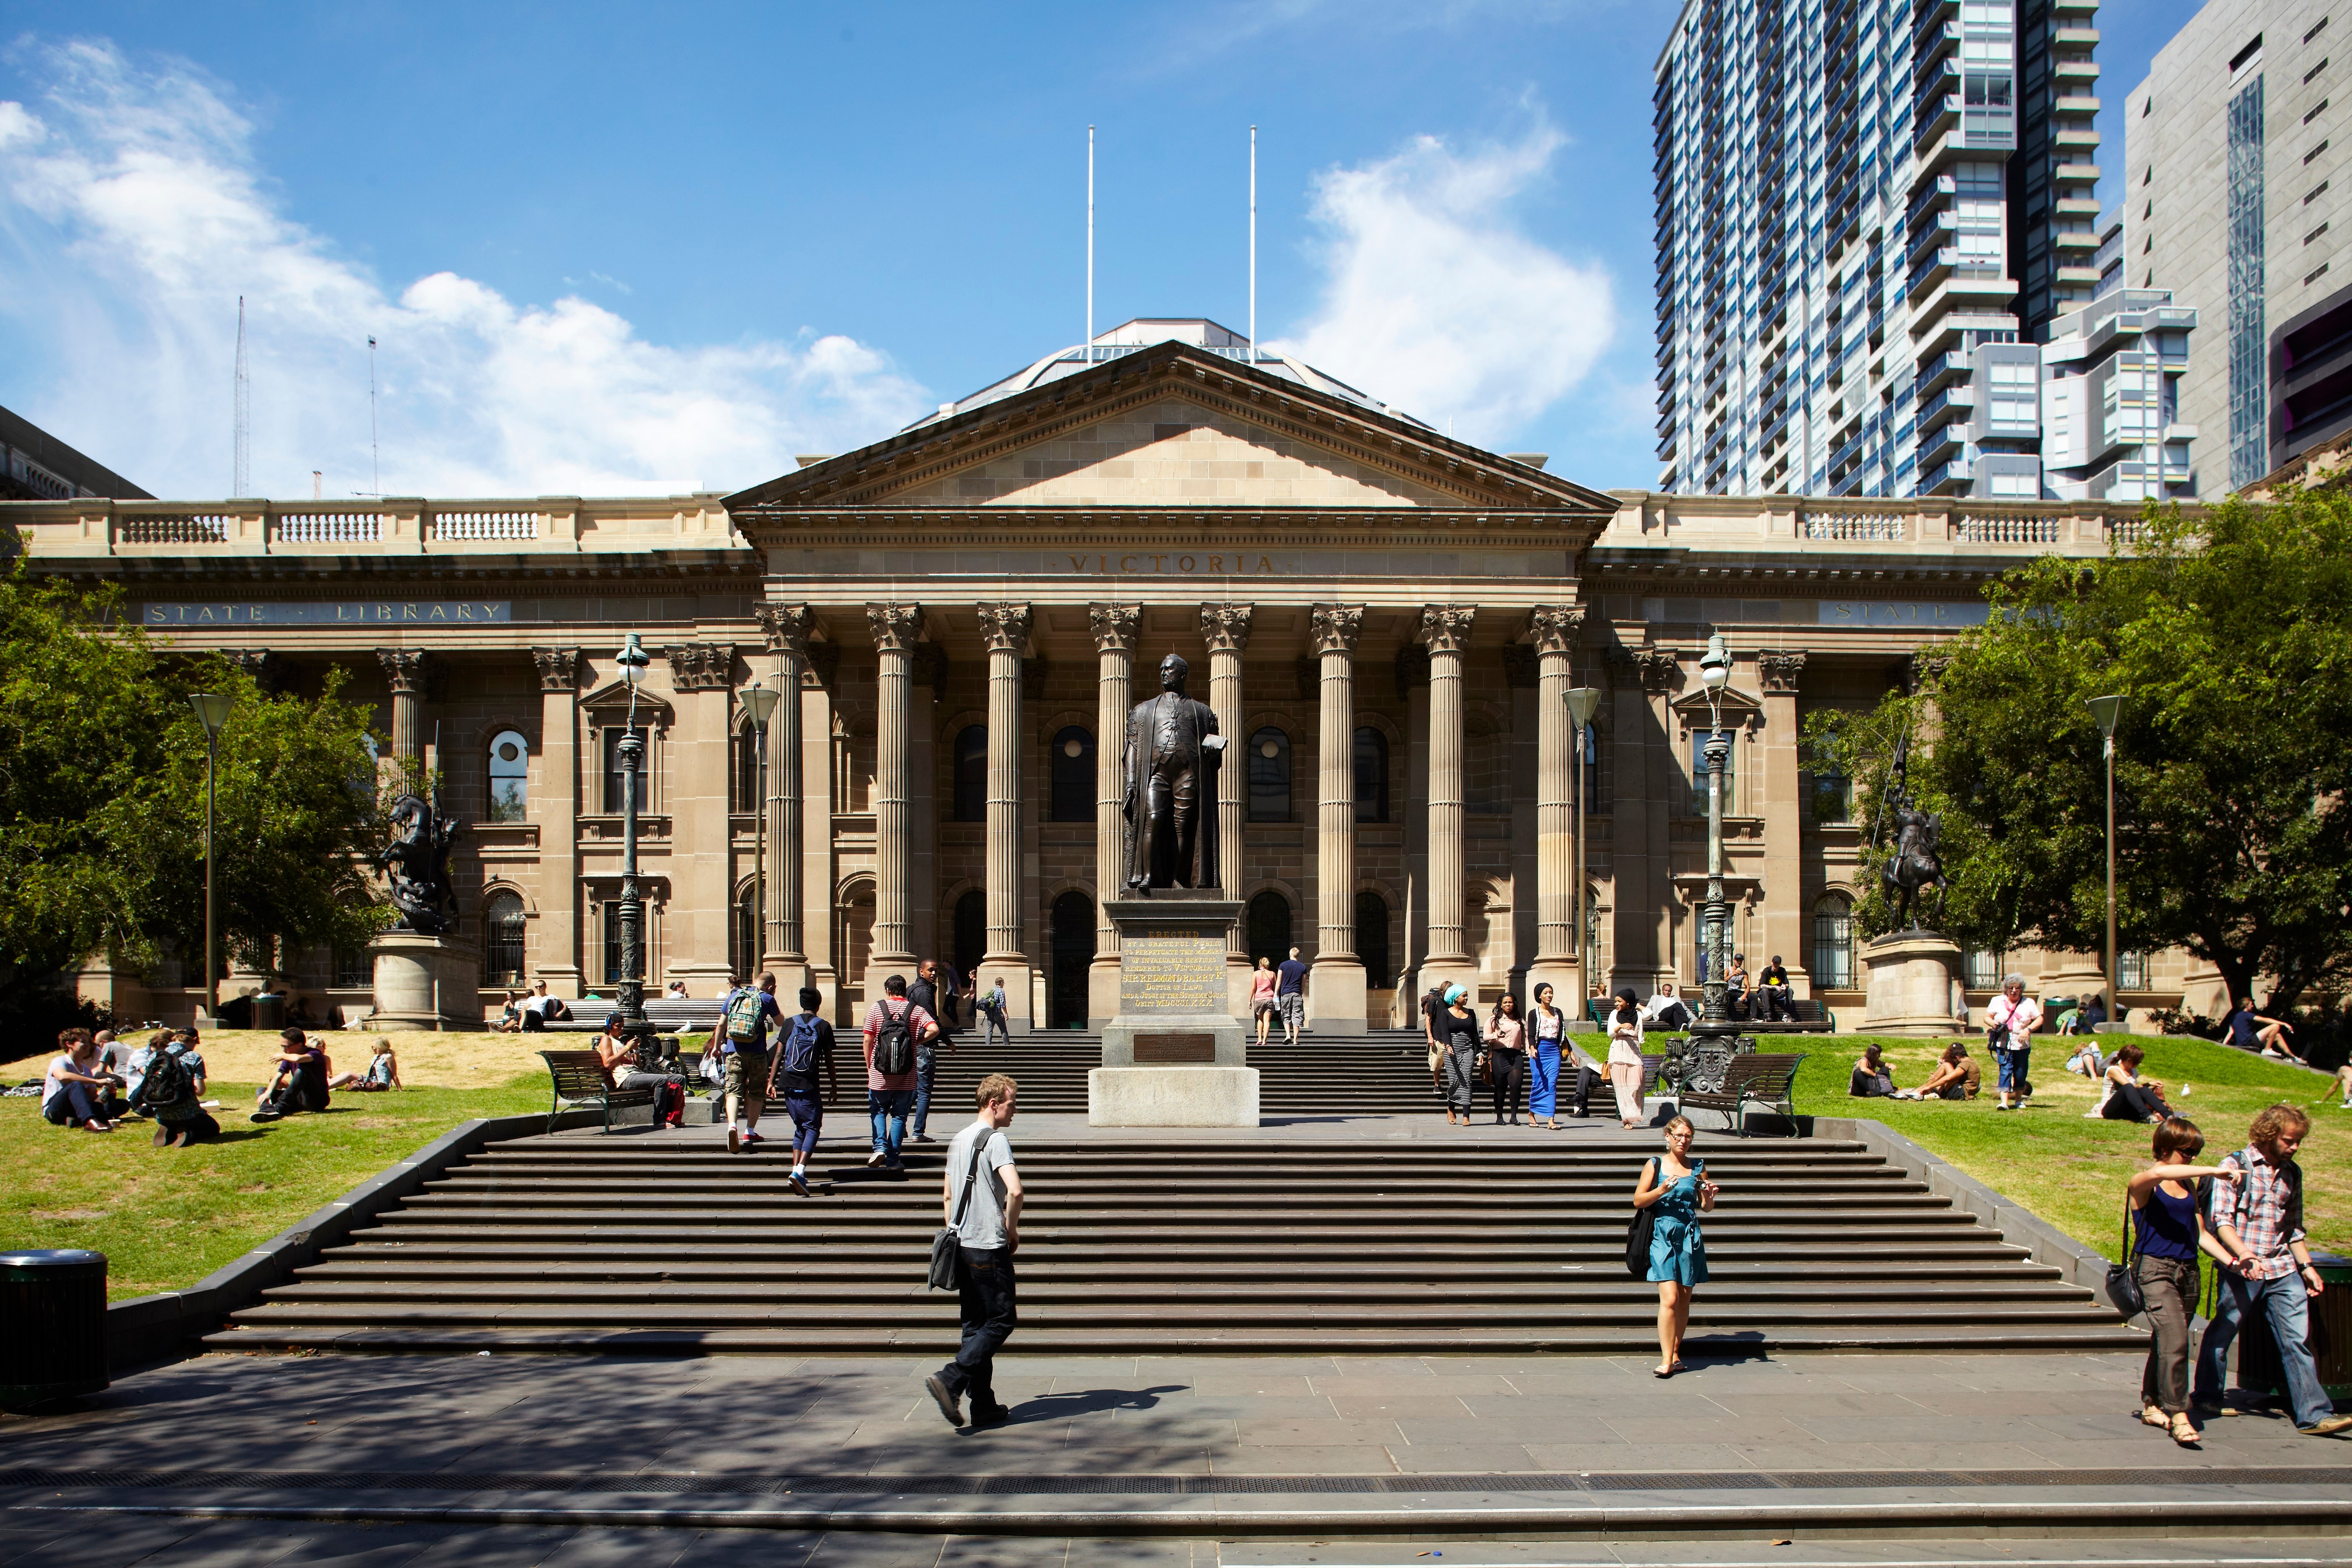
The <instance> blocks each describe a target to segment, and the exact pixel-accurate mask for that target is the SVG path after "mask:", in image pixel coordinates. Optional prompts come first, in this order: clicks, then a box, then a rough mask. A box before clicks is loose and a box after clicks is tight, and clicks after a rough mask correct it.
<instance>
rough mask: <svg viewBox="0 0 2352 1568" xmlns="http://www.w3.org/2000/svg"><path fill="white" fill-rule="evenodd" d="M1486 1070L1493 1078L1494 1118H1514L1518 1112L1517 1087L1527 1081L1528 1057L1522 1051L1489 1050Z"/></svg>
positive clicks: (1499, 1119)
mask: <svg viewBox="0 0 2352 1568" xmlns="http://www.w3.org/2000/svg"><path fill="white" fill-rule="evenodd" d="M1486 1060H1487V1063H1488V1067H1487V1069H1486V1070H1487V1071H1488V1072H1489V1073H1491V1074H1492V1075H1493V1076H1494V1079H1495V1120H1496V1121H1502V1120H1503V1119H1504V1118H1505V1117H1510V1118H1513V1119H1514V1120H1516V1119H1517V1116H1518V1114H1519V1088H1520V1086H1521V1085H1522V1084H1524V1083H1525V1082H1526V1081H1527V1072H1528V1058H1527V1053H1526V1052H1524V1051H1489V1052H1488V1053H1487V1054H1486Z"/></svg>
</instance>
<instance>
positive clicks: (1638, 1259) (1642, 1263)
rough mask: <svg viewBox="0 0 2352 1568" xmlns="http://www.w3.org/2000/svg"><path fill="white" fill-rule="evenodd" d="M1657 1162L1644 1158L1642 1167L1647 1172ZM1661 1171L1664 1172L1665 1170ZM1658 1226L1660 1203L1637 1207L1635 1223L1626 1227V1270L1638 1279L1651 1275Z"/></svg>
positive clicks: (1634, 1215) (1662, 1173) (1634, 1213)
mask: <svg viewBox="0 0 2352 1568" xmlns="http://www.w3.org/2000/svg"><path fill="white" fill-rule="evenodd" d="M1656 1163H1657V1162H1656V1161H1654V1160H1644V1161H1643V1162H1642V1169H1643V1171H1645V1172H1646V1171H1648V1170H1649V1168H1650V1167H1651V1166H1652V1165H1654V1164H1656ZM1660 1174H1661V1175H1664V1172H1663V1171H1662V1172H1660ZM1657 1228H1658V1205H1655V1204H1652V1205H1650V1206H1649V1207H1648V1208H1636V1209H1635V1210H1634V1211H1633V1224H1632V1225H1630V1226H1626V1227H1625V1272H1626V1273H1628V1274H1631V1275H1632V1276H1633V1278H1634V1279H1648V1278H1649V1276H1650V1236H1651V1233H1652V1232H1654V1231H1655V1230H1656V1229H1657Z"/></svg>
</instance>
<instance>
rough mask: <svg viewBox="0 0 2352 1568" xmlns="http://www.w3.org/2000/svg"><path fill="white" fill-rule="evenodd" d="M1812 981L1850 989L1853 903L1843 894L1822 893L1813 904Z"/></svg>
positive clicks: (1831, 988)
mask: <svg viewBox="0 0 2352 1568" xmlns="http://www.w3.org/2000/svg"><path fill="white" fill-rule="evenodd" d="M1813 984H1816V985H1818V986H1820V987H1821V988H1822V989H1823V990H1825V991H1850V990H1852V989H1853V900H1850V899H1848V898H1847V897H1846V896H1845V895H1844V894H1843V893H1823V894H1822V896H1821V898H1820V899H1819V900H1816V901H1815V902H1814V904H1813Z"/></svg>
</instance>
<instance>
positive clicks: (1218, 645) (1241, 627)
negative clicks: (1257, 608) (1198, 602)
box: [1201, 605, 1254, 653]
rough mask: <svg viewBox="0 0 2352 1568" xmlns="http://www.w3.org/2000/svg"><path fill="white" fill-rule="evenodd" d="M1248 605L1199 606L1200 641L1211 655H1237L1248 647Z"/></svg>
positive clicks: (1249, 608) (1249, 612) (1249, 610)
mask: <svg viewBox="0 0 2352 1568" xmlns="http://www.w3.org/2000/svg"><path fill="white" fill-rule="evenodd" d="M1253 608H1254V606H1252V605H1202V606H1201V640H1202V642H1204V643H1206V644H1208V645H1209V651H1210V652H1211V653H1239V652H1241V651H1242V649H1244V648H1245V647H1249V635H1250V614H1251V611H1252V609H1253Z"/></svg>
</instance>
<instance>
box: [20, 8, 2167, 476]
mask: <svg viewBox="0 0 2352 1568" xmlns="http://www.w3.org/2000/svg"><path fill="white" fill-rule="evenodd" d="M1678 9H1679V7H1678V5H1675V4H1672V3H1670V0H1549V3H1547V0H1523V3H1517V4H1507V3H1504V0H1453V3H1450V4H1449V3H1446V0H1421V3H1419V4H1413V5H1399V4H1391V3H1390V0H1352V3H1349V4H1344V5H1342V4H1322V3H1320V0H1260V3H1258V4H1251V5H1242V4H1231V5H1225V4H1218V3H1215V0H1208V3H1195V4H1187V5H1181V6H1178V5H1127V6H1118V7H1104V6H1099V5H1096V6H1084V7H1081V6H1074V5H1028V6H1022V7H1001V8H986V7H974V6H969V5H962V6H950V5H866V6H859V7H854V8H853V7H842V8H826V9H821V8H816V7H809V6H792V7H782V6H744V5H685V6H671V7H665V8H658V9H656V8H651V7H646V6H645V5H642V4H639V5H626V6H625V5H601V4H567V5H561V6H558V5H543V6H526V5H480V4H476V5H435V4H419V3H415V0H406V3H403V4H397V5H394V4H379V5H340V6H305V7H294V6H268V5H187V4H178V5H123V4H108V3H105V0H73V3H71V4H58V3H52V0H14V3H13V4H12V5H10V6H9V8H8V10H7V12H6V17H7V22H6V25H7V26H9V27H10V28H11V29H13V32H12V34H11V37H10V41H9V42H8V43H7V45H6V47H5V50H4V51H0V403H5V405H8V406H9V407H12V408H15V409H16V410H17V411H18V412H19V413H22V414H24V415H25V416H27V417H29V418H31V419H33V420H34V421H35V422H36V423H38V424H41V425H43V426H46V427H47V428H49V429H50V430H52V431H53V432H54V433H56V434H57V435H58V436H60V437H63V438H65V439H66V440H68V441H70V442H72V443H74V444H75V445H77V446H79V447H82V448H83V449H84V450H86V451H88V452H89V453H90V455H92V456H93V457H96V458H99V459H100V460H101V461H103V462H106V463H108V464H109V465H110V466H112V467H114V468H117V469H119V470H121V472H123V473H124V474H126V475H127V476H128V477H130V478H131V479H133V480H134V481H137V482H140V483H142V484H144V485H146V486H147V487H148V488H149V489H153V490H155V491H157V492H158V493H161V494H171V495H177V496H184V497H201V496H212V495H220V494H223V493H225V492H226V490H227V489H228V488H229V476H230V465H231V435H230V433H231V428H232V425H231V417H230V412H229V410H230V387H231V368H232V360H233V353H234V334H235V327H236V296H237V295H238V294H239V293H240V292H243V293H244V294H246V295H247V309H248V313H249V318H250V325H249V334H250V344H251V353H252V357H253V363H254V374H253V394H252V401H253V410H254V413H253V426H254V441H253V473H254V481H255V483H254V488H255V489H257V490H259V491H261V492H263V493H267V494H271V495H276V496H280V497H286V498H297V497H300V496H307V495H308V494H309V493H310V486H311V472H312V470H313V469H318V470H321V471H322V473H323V474H324V478H323V479H322V480H321V484H322V486H323V488H324V490H325V493H326V494H328V495H329V496H348V495H350V494H352V493H354V492H356V491H363V490H368V489H373V488H374V485H375V483H376V481H375V480H374V479H373V477H372V472H371V468H370V463H371V458H370V453H369V446H368V403H367V376H368V368H369V367H368V356H367V352H366V347H365V339H366V338H367V336H368V335H369V334H370V333H374V334H375V335H377V336H378V338H379V339H380V340H381V346H380V349H379V351H378V354H377V363H376V374H377V376H378V384H379V388H380V405H379V416H380V423H381V430H382V439H381V446H382V469H383V474H382V485H383V489H385V490H386V491H387V492H390V493H395V494H414V493H419V492H423V493H427V494H434V495H464V494H478V495H488V494H516V493H521V494H536V493H579V492H582V491H589V492H598V491H612V490H627V489H638V490H645V489H652V490H667V489H673V488H676V487H677V486H681V485H701V486H709V487H716V488H733V487H735V486H739V485H744V484H749V483H752V482H754V481H756V480H758V479H763V478H766V477H769V476H770V475H771V474H772V473H774V472H777V471H781V470H782V469H783V468H789V467H790V466H791V457H792V455H793V453H794V452H799V451H829V450H839V449H842V448H844V447H848V446H850V445H853V444H855V443H856V442H858V441H860V440H864V439H871V438H874V437H879V436H881V435H883V434H886V433H887V432H888V431H889V430H891V429H893V428H895V427H896V426H898V425H899V424H902V423H904V422H905V421H906V420H907V419H908V418H910V417H912V416H915V415H916V414H918V413H919V412H921V411H922V410H923V409H924V408H926V407H928V406H929V405H933V404H936V403H937V402H939V401H940V400H942V399H946V398H950V397H955V396H960V395H963V394H965V393H967V392H970V391H971V390H973V389H975V388H977V387H979V386H981V385H983V384H986V383H988V382H990V381H992V380H994V379H996V378H997V377H999V376H1001V375H1003V374H1007V373H1009V372H1011V371H1013V370H1014V369H1016V368H1018V367H1019V366H1020V365H1022V364H1024V363H1028V362H1029V361H1031V360H1033V359H1034V358H1036V357H1037V356H1038V355H1040V354H1042V353H1046V352H1049V351H1050V350H1052V349H1054V348H1056V347H1058V346H1060V345H1062V344H1065V343H1067V342H1074V341H1076V338H1077V336H1078V333H1079V331H1080V329H1081V324H1082V321H1083V310H1084V294H1083V289H1084V271H1083V263H1084V250H1083V246H1084V216H1085V215H1084V195H1085V190H1084V187H1085V173H1086V170H1085V160H1086V127H1087V123H1088V122H1089V121H1092V122H1093V123H1094V124H1095V125H1096V126H1097V136H1098V139H1099V142H1098V144H1099V160H1100V161H1099V171H1098V182H1099V183H1098V191H1097V262H1096V287H1097V307H1096V318H1097V324H1098V325H1101V326H1108V325H1110V324H1113V323H1116V322H1118V321H1123V320H1125V319H1127V318H1129V317H1130V316H1136V315H1191V314H1202V315H1211V316H1214V317H1216V318H1218V319H1219V320H1221V321H1225V322H1226V323H1227V324H1228V325H1231V326H1234V327H1235V328H1237V329H1238V328H1241V327H1243V326H1244V316H1245V314H1246V296H1245V272H1244V257H1245V237H1246V228H1245V222H1246V214H1245V207H1244V198H1245V187H1244V180H1245V174H1246V159H1247V135H1248V132H1247V128H1248V126H1249V125H1250V124H1251V123H1252V122H1253V121H1255V123H1256V124H1257V125H1258V127H1259V139H1260V140H1259V250H1258V278H1259V304H1258V318H1259V330H1260V333H1261V335H1262V336H1263V337H1264V338H1265V339H1267V340H1270V341H1277V342H1283V343H1285V344H1286V345H1289V346H1292V347H1295V348H1296V349H1297V351H1298V352H1300V353H1303V354H1304V355H1305V357H1307V358H1308V359H1310V360H1312V361H1313V362H1314V363H1318V364H1319V365H1321V366H1323V367H1324V368H1325V369H1327V370H1329V371H1330V372H1332V373H1333V374H1339V375H1340V376H1342V377H1345V378H1347V379H1349V380H1351V381H1354V382H1357V383H1358V384H1360V385H1362V386H1363V387H1364V388H1365V389H1366V390H1367V391H1369V392H1371V393H1372V394H1374V395H1377V396H1381V397H1383V398H1386V399H1388V400H1390V401H1391V402H1393V403H1395V404H1397V405H1400V406H1402V407H1403V408H1405V409H1406V410H1408V411H1409V412H1412V413H1413V414H1415V415H1417V416H1420V417H1423V418H1424V419H1428V420H1430V421H1431V422H1432V423H1433V424H1437V425H1439V426H1441V427H1442V426H1444V425H1445V424H1446V423H1447V422H1448V421H1453V422H1454V425H1455V427H1456V429H1457V432H1458V434H1460V435H1461V436H1462V437H1465V439H1471V440H1475V441H1479V442H1481V443H1483V444H1486V445H1489V446H1491V447H1496V448H1497V449H1507V450H1543V451H1549V452H1550V453H1551V454H1552V455H1553V463H1552V466H1553V468H1555V469H1556V470H1558V471H1560V472H1563V473H1566V474H1569V475H1570V476H1572V477H1573V478H1575V479H1580V480H1582V481H1584V482H1586V483H1590V484H1593V485H1600V486H1619V485H1627V486H1638V485H1642V484H1644V483H1646V482H1647V481H1648V480H1649V479H1650V478H1651V477H1652V476H1653V475H1654V472H1655V464H1654V460H1653V458H1652V456H1651V450H1652V445H1653V442H1652V436H1651V417H1652V405H1651V396H1650V391H1649V377H1650V350H1651V338H1650V327H1651V320H1652V319H1651V313H1650V309H1649V305H1650V300H1651V285H1652V264H1653V263H1652V251H1651V220H1652V213H1651V205H1650V204H1651V196H1650V159H1651V142H1650V102H1649V94H1650V74H1649V73H1650V68H1651V65H1652V62H1653V60H1654V58H1655V56H1656V52H1657V49H1658V47H1659V44H1660V41H1661V40H1662V39H1663V38H1664V35H1665V31H1666V28H1667V27H1668V26H1669V25H1670V24H1671V22H1672V20H1673V18H1674V16H1675V13H1676V11H1677V10H1678ZM2194 9H2195V7H2194V6H2193V5H2190V4H2189V3H2188V0H2126V3H2118V4H2110V5H2108V6H2106V7H2105V9H2103V11H2102V12H2101V14H2100V16H2099V23H2100V26H2101V28H2102V31H2103V35H2104V37H2103V41H2102V44H2101V47H2100V51H2099V58H2100V60H2101V62H2102V64H2103V66H2104V67H2105V74H2104V79H2103V81H2102V92H2103V96H2104V98H2105V100H2106V103H2107V105H2108V110H2107V112H2106V113H2105V114H2104V115H2103V116H2102V122H2101V130H2102V131H2103V132H2105V134H2106V138H2107V141H2106V145H2105V149H2104V154H2105V155H2104V156H2103V158H2102V164H2103V166H2104V167H2105V168H2107V169H2109V170H2110V171H2112V170H2113V169H2115V168H2116V165H2117V164H2118V163H2119V160H2120V156H2121V151H2122V149H2121V145H2120V126H2121V121H2120V118H2119V116H2118V115H2117V114H2116V111H2115V108H2114V106H2115V105H2116V104H2117V103H2119V102H2120V101H2121V99H2122V96H2123V94H2124V93H2125V92H2126V90H2128V89H2129V88H2130V87H2131V85H2132V84H2133V83H2135V82H2136V81H2137V79H2139V77H2140V76H2141V75H2142V74H2143V73H2144V71H2145V69H2146V63H2147V58H2148V57H2149V55H2150V54H2151V53H2152V52H2153V50H2154V49H2155V48H2156V47H2159V46H2160V45H2161V43H2162V42H2163V40H2164V39H2165V38H2166V37H2169V36H2170V34H2171V32H2172V31H2173V30H2174V29H2175V28H2177V27H2178V26H2179V25H2180V23H2181V22H2182V21H2185V20H2186V19H2187V17H2188V16H2189V15H2191V14H2192V13H2193V11H2194ZM2110 184H2112V176H2111V178H2110Z"/></svg>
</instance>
